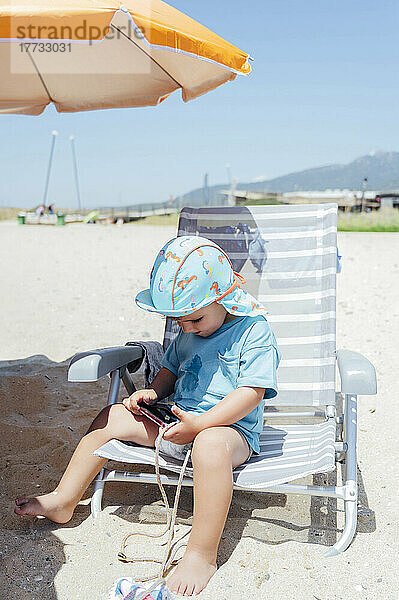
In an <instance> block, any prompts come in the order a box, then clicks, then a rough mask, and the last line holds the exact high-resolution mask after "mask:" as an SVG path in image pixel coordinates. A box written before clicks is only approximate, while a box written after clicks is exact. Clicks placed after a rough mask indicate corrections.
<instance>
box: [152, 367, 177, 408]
mask: <svg viewBox="0 0 399 600" xmlns="http://www.w3.org/2000/svg"><path fill="white" fill-rule="evenodd" d="M176 380H177V377H176V375H175V374H174V373H172V371H169V369H166V368H165V367H162V369H161V370H160V371H158V373H157V374H156V376H155V378H154V380H153V382H152V383H151V385H149V386H148V389H150V390H154V391H155V393H156V395H157V400H161V399H162V398H167V397H168V396H170V394H172V393H173V392H174V390H175V383H176Z"/></svg>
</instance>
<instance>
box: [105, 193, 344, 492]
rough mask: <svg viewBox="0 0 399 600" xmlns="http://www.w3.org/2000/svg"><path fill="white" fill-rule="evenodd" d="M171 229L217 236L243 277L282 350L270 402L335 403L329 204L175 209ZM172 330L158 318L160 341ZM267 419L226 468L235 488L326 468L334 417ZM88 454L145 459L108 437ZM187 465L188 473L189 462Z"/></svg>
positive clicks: (331, 462)
mask: <svg viewBox="0 0 399 600" xmlns="http://www.w3.org/2000/svg"><path fill="white" fill-rule="evenodd" d="M178 234H179V235H200V236H202V237H207V238H209V239H212V240H213V241H214V242H216V243H217V244H219V245H220V246H221V247H222V248H223V249H224V250H225V251H226V252H227V254H228V255H229V257H230V259H231V260H232V263H233V267H234V270H235V271H238V272H239V273H240V274H241V275H243V276H244V277H245V279H246V281H247V285H246V289H247V290H248V291H249V292H250V293H251V294H252V295H254V296H255V297H256V298H258V300H259V301H260V302H261V303H262V304H263V305H264V306H265V307H266V309H267V311H268V314H267V315H266V317H267V320H268V321H269V323H270V325H271V327H272V329H273V331H274V333H275V336H276V339H277V343H278V345H279V348H280V350H281V353H282V359H281V362H280V365H279V368H278V376H277V379H278V389H279V392H278V394H277V396H276V397H275V398H273V400H272V402H273V408H272V410H276V411H278V410H281V408H282V407H291V408H292V409H294V410H298V408H299V407H313V408H314V407H321V408H322V409H323V408H324V407H325V406H327V405H334V404H335V315H336V272H337V205H336V204H321V205H320V204H314V205H295V206H293V205H270V206H251V207H244V206H243V207H235V206H234V207H220V208H219V207H218V208H199V209H195V208H184V209H183V210H182V212H181V216H180V221H179V231H178ZM177 331H178V325H177V324H176V323H175V322H174V321H171V320H169V319H167V322H166V327H165V336H164V349H166V348H167V346H168V345H169V344H170V342H171V341H172V339H173V338H174V336H175V335H176V334H177ZM265 410H270V406H268V403H266V406H265ZM265 417H266V415H265ZM275 422H276V419H275V418H274V419H273V421H271V419H267V417H266V419H265V427H264V430H263V433H262V435H261V438H260V447H261V452H260V454H259V455H253V456H252V458H251V459H250V460H249V461H248V462H246V463H245V464H244V465H241V466H240V467H238V468H237V469H235V470H234V472H233V477H234V483H235V487H245V488H251V489H256V488H264V487H269V486H273V485H278V484H280V483H287V482H289V481H293V480H295V479H299V478H301V477H304V476H306V475H309V474H311V473H320V472H327V471H331V470H333V469H334V468H335V446H334V443H335V429H336V426H335V419H334V418H331V417H330V418H327V417H326V418H325V419H324V420H323V421H322V422H317V423H316V422H310V421H308V422H305V423H304V424H290V425H281V424H279V425H277V424H276V425H275V424H274V423H275ZM96 454H98V455H100V456H103V457H104V458H109V459H111V460H118V461H121V462H130V463H135V464H137V463H142V464H145V463H147V464H154V450H153V449H151V448H143V447H140V446H137V445H135V444H130V445H127V444H125V443H122V442H119V441H117V440H112V441H111V442H108V443H107V444H105V445H104V446H102V447H101V448H100V449H99V450H98V451H97V453H96ZM161 458H162V461H161V462H160V465H161V466H162V467H164V468H165V469H168V470H170V471H176V472H179V471H180V466H181V465H180V463H179V461H176V460H174V459H172V458H170V457H168V456H166V455H163V456H162V457H161ZM187 474H188V475H192V465H191V461H190V462H189V463H188V469H187Z"/></svg>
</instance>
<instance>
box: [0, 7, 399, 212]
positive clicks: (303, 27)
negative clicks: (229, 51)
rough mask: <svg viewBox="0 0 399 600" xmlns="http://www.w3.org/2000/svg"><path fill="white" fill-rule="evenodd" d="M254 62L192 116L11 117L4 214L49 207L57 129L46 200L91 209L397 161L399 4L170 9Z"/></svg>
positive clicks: (177, 100) (168, 109) (161, 109)
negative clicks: (376, 155)
mask: <svg viewBox="0 0 399 600" xmlns="http://www.w3.org/2000/svg"><path fill="white" fill-rule="evenodd" d="M169 3H170V4H172V5H173V6H175V7H176V8H178V9H180V10H182V11H183V12H185V13H187V14H188V15H190V16H191V17H192V18H194V19H196V20H197V21H199V22H201V23H202V24H203V25H206V26H207V27H209V28H210V29H212V30H213V31H215V32H216V33H218V34H219V35H221V36H222V37H224V38H225V39H227V40H228V41H230V42H231V43H233V44H235V45H236V46H238V47H239V48H241V49H242V50H244V51H246V52H248V53H249V54H251V56H253V57H254V59H255V60H254V62H253V63H252V67H253V72H252V74H251V75H250V76H249V77H237V79H236V80H235V81H234V82H231V83H228V84H225V85H223V86H221V87H219V88H218V89H217V90H215V91H213V92H210V93H208V94H207V95H205V96H202V97H200V98H198V99H197V100H194V101H192V102H189V103H187V104H185V103H183V102H182V100H181V94H180V92H176V93H175V94H173V95H172V96H171V97H170V98H168V99H167V100H166V101H165V102H163V103H162V104H161V105H160V106H158V107H156V108H154V107H152V108H142V109H125V110H105V111H93V112H88V113H77V114H71V115H66V114H58V113H57V112H56V111H55V109H52V108H50V109H46V111H45V113H44V114H43V115H41V116H40V117H28V116H8V115H2V116H0V131H1V135H0V158H1V161H0V206H26V207H31V206H34V205H36V204H38V203H40V201H41V198H42V195H43V188H44V182H45V176H46V169H47V162H48V156H49V150H50V143H51V131H52V130H53V129H57V130H58V131H59V136H58V138H57V142H56V147H55V154H54V163H53V171H52V173H51V180H50V187H49V198H48V199H49V200H51V201H55V202H56V204H57V205H58V206H60V207H61V206H64V207H65V206H68V207H74V206H76V205H77V204H76V203H77V201H76V193H75V188H74V179H73V170H72V158H71V149H70V143H69V136H70V135H71V134H74V135H75V137H76V150H77V155H78V164H79V175H80V182H81V196H82V199H83V203H84V205H85V206H87V207H90V206H105V205H122V204H134V203H138V202H147V201H148V202H151V201H153V202H160V201H163V200H167V199H168V197H169V196H170V195H173V196H177V195H179V194H183V193H185V192H187V191H190V190H191V189H193V188H196V187H200V186H201V185H202V180H203V176H204V173H206V172H207V173H209V183H210V185H213V184H216V183H224V182H225V181H226V179H227V172H226V164H227V163H229V164H230V165H231V170H232V173H233V175H234V176H235V177H237V178H238V180H240V181H252V180H256V179H258V178H272V177H276V176H278V175H283V174H286V173H289V172H293V171H298V170H302V169H306V168H311V167H316V166H321V165H326V164H331V163H346V162H349V161H351V160H353V159H355V158H357V157H359V156H361V155H364V154H367V153H369V152H371V151H375V150H386V151H392V150H393V151H399V144H398V130H399V111H398V109H397V106H398V91H399V76H398V59H399V43H398V39H397V31H398V25H399V22H398V21H399V19H398V15H399V9H398V3H397V0H390V1H385V0H380V1H378V2H376V1H375V0H374V1H373V2H372V1H370V0H363V1H360V0H359V1H353V0H288V1H285V2H281V0H266V1H264V0H252V2H243V1H240V2H238V0H231V1H227V0H218V2H216V3H215V2H214V1H211V0H202V1H201V2H193V1H191V2H188V1H183V0H171V1H170V2H169Z"/></svg>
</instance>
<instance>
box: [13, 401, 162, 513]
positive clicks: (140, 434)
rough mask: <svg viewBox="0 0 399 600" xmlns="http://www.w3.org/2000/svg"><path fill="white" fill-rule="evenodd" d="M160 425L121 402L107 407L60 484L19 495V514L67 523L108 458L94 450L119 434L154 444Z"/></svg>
mask: <svg viewBox="0 0 399 600" xmlns="http://www.w3.org/2000/svg"><path fill="white" fill-rule="evenodd" d="M157 435H158V426H157V425H156V424H155V423H153V422H152V421H150V420H149V419H147V418H146V417H142V416H140V415H134V414H132V413H131V412H129V411H128V410H127V409H126V408H125V407H124V406H123V405H122V404H114V405H112V406H107V407H105V408H104V409H103V410H102V411H101V412H100V413H99V414H98V415H97V417H96V418H95V419H94V421H93V423H92V424H91V426H90V428H89V430H88V431H87V433H86V435H84V436H83V438H82V439H81V440H80V442H79V444H78V446H77V448H76V450H75V452H74V453H73V456H72V458H71V460H70V461H69V464H68V466H67V468H66V470H65V473H64V474H63V476H62V478H61V481H60V482H59V484H58V486H57V487H56V489H55V490H54V492H51V493H50V494H46V495H44V496H38V497H37V498H23V497H21V498H17V500H16V504H17V507H16V508H15V510H14V512H15V513H16V514H17V515H32V516H35V515H43V516H45V517H47V518H49V519H51V520H52V521H55V522H56V523H66V522H67V521H69V519H70V518H71V517H72V514H73V511H74V510H75V507H76V505H77V504H78V502H79V500H80V499H81V497H82V496H83V494H84V492H85V490H86V489H87V487H88V486H89V484H90V483H91V481H92V480H93V479H94V477H95V476H96V475H97V474H98V473H99V472H100V470H101V469H102V467H103V466H104V465H105V464H106V462H107V460H106V459H104V458H100V457H99V456H94V455H93V452H94V451H95V450H97V449H98V448H99V447H100V446H102V445H103V444H105V443H106V442H108V441H109V440H111V439H113V438H116V439H119V440H123V441H133V442H136V443H138V444H141V445H142V446H152V447H153V446H154V443H155V438H156V437H157Z"/></svg>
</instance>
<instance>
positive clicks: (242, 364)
mask: <svg viewBox="0 0 399 600" xmlns="http://www.w3.org/2000/svg"><path fill="white" fill-rule="evenodd" d="M280 359H281V353H280V351H279V349H278V347H277V342H276V338H275V337H274V333H273V331H272V330H271V328H270V325H269V323H268V322H267V320H266V318H265V317H264V316H262V315H259V316H256V317H250V316H245V317H237V318H236V319H233V320H232V321H230V322H228V323H224V324H223V325H222V326H221V327H219V329H217V330H216V331H215V332H214V333H212V335H209V336H208V337H201V336H198V335H195V334H194V333H183V331H182V330H181V331H180V332H179V333H178V335H177V336H176V338H175V339H174V340H173V342H172V343H171V344H170V346H169V347H168V349H167V351H166V353H165V355H164V357H163V359H162V362H161V364H162V366H163V367H166V369H169V371H171V372H172V373H174V374H175V375H176V377H177V381H176V384H175V394H174V401H175V403H176V405H177V406H179V408H181V409H182V410H185V411H193V412H199V413H203V412H205V411H207V410H209V409H210V408H212V407H213V406H215V405H216V404H217V403H218V402H220V400H222V399H223V398H224V397H225V396H227V394H229V393H230V392H232V391H233V390H236V389H237V388H239V387H242V386H248V387H264V388H265V395H264V398H274V396H276V394H277V379H276V371H277V367H278V365H279V363H280ZM263 410H264V400H262V402H261V403H260V404H259V405H258V406H257V407H256V408H255V409H254V410H252V411H251V412H250V413H249V414H248V415H246V416H245V417H243V418H242V419H240V420H239V421H237V423H234V426H235V427H237V429H239V430H240V431H241V432H242V433H243V434H244V436H245V438H246V439H247V441H248V444H249V445H250V446H251V448H252V449H253V450H254V452H255V453H256V454H259V451H260V448H259V436H260V434H261V432H262V429H263Z"/></svg>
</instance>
